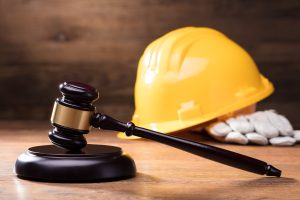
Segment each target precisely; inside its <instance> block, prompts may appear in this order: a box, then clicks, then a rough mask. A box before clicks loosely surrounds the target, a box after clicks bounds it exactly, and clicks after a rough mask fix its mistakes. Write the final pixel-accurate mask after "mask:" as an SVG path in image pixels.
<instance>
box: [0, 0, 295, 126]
mask: <svg viewBox="0 0 300 200" xmlns="http://www.w3.org/2000/svg"><path fill="white" fill-rule="evenodd" d="M299 13H300V1H298V0H288V1H280V0H262V1H252V0H189V1H180V0H175V1H174V0H130V1H121V0H87V1H80V0H72V1H61V0H51V1H50V0H45V1H40V0H0V93H1V98H0V108H1V112H0V119H48V118H49V115H50V110H51V107H52V102H53V99H54V98H55V97H56V96H57V85H58V84H59V83H60V82H62V81H64V80H79V81H83V82H87V83H90V84H93V85H94V86H96V87H97V88H99V90H100V91H101V95H102V98H101V100H102V102H101V105H102V109H104V110H105V111H107V112H109V114H112V115H114V116H116V117H117V118H121V119H123V120H129V119H130V115H131V114H132V113H133V109H134V108H133V107H134V102H133V87H134V82H135V75H136V70H137V62H138V59H139V57H140V56H141V54H142V52H143V50H144V48H145V47H146V45H147V44H149V43H150V42H151V41H153V40H154V39H156V38H157V37H159V36H161V35H163V34H165V33H166V32H168V31H171V30H173V29H176V28H179V27H184V26H208V27H212V28H216V29H218V30H220V31H222V32H224V33H225V34H226V35H228V36H229V37H230V38H232V39H233V40H235V41H236V42H238V43H239V44H240V45H242V46H243V47H244V48H245V49H246V50H247V51H249V53H250V54H251V55H252V56H253V58H254V59H255V60H256V62H257V64H258V66H259V68H260V70H261V71H262V72H263V74H264V75H265V76H267V77H268V78H270V80H271V81H272V82H274V84H275V87H276V92H275V94H274V95H273V96H272V97H271V98H270V99H269V100H267V103H264V104H263V107H264V105H266V106H265V107H267V108H273V107H270V106H268V104H269V105H276V107H275V108H276V109H278V108H279V110H280V111H281V109H282V108H283V107H288V109H287V110H288V111H287V113H286V114H287V115H288V116H291V118H292V120H294V119H296V118H297V115H296V114H294V112H290V111H289V110H300V103H299V102H300V91H299V90H300V89H299V88H300V87H299V85H300V79H299V78H298V74H299V71H300V56H299V52H300V45H299V43H300V39H299V36H300V26H299V24H300V14H299ZM20 88H22V89H20ZM4 94H5V95H4ZM282 104H285V105H282ZM282 112H283V113H285V110H283V111H282Z"/></svg>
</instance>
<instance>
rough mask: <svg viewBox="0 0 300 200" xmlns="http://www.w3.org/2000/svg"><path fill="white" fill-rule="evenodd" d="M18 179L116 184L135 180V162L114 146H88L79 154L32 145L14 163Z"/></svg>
mask: <svg viewBox="0 0 300 200" xmlns="http://www.w3.org/2000/svg"><path fill="white" fill-rule="evenodd" d="M15 173H16V174H17V176H18V177H20V178H23V179H29V180H38V181H47V182H96V181H99V182H101V181H115V180H120V179H126V178H131V177H134V176H135V174H136V167H135V163H134V161H133V159H132V158H130V157H129V156H128V155H126V154H124V153H123V151H122V149H121V148H119V147H115V146H106V145H92V144H88V145H87V146H86V147H85V148H83V149H82V150H81V151H79V152H72V151H68V150H66V149H62V148H59V147H56V146H54V145H44V146H35V147H31V148H29V149H28V150H27V151H26V152H24V153H23V154H21V155H20V156H19V157H18V159H17V161H16V164H15Z"/></svg>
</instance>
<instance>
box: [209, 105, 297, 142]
mask: <svg viewBox="0 0 300 200" xmlns="http://www.w3.org/2000/svg"><path fill="white" fill-rule="evenodd" d="M206 130H207V132H208V134H209V135H210V136H212V137H213V138H215V139H217V140H218V141H221V142H228V143H235V144H243V145H246V144H249V143H250V144H257V145H267V144H269V143H270V144H272V145H275V146H292V145H294V144H295V143H296V142H300V131H294V130H293V127H292V125H291V123H290V122H289V120H288V119H287V118H286V117H284V116H283V115H280V114H277V113H276V112H275V111H274V110H266V111H257V112H254V113H252V114H249V115H240V116H237V117H232V118H229V119H227V120H226V121H218V122H215V123H212V124H210V125H209V126H208V127H206Z"/></svg>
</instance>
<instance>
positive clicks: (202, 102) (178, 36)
mask: <svg viewBox="0 0 300 200" xmlns="http://www.w3.org/2000/svg"><path fill="white" fill-rule="evenodd" d="M273 90H274V89H273V86H272V83H270V82H269V81H268V80H267V79H266V78H265V77H264V76H263V75H262V74H260V72H259V71H258V69H257V67H256V64H255V62H254V61H253V59H252V58H251V57H250V55H249V54H248V53H247V52H246V51H245V50H244V49H243V48H242V47H240V46H239V45H238V44H236V43H235V42H233V41H232V40H230V39H229V38H228V37H226V36H225V35H224V34H222V33H220V32H218V31H216V30H213V29H210V28H196V27H187V28H181V29H177V30H175V31H172V32H170V33H168V34H166V35H164V36H162V37H160V38H158V39H157V40H155V41H154V42H152V43H151V44H150V45H149V46H148V47H147V48H146V50H145V52H144V54H143V55H142V57H141V59H140V61H139V65H138V72H137V78H136V84H135V113H134V115H133V119H132V121H133V122H134V123H135V124H136V125H137V126H141V127H144V128H148V129H152V130H155V131H159V132H163V133H170V132H175V131H180V130H183V129H187V128H190V127H194V126H196V125H199V124H201V123H204V122H207V121H209V120H212V119H215V118H218V117H220V116H223V115H226V114H228V113H231V112H234V111H236V110H239V109H242V108H245V107H247V106H250V105H252V104H255V103H256V102H258V101H260V100H262V99H263V98H265V97H267V96H269V95H270V94H271V93H272V92H273Z"/></svg>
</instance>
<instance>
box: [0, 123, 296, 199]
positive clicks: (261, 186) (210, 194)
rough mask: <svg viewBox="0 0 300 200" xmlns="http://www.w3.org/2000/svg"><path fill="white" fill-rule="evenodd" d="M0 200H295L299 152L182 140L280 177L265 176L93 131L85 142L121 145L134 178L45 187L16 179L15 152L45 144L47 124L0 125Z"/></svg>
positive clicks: (19, 152) (166, 147) (202, 138)
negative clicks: (263, 166)
mask: <svg viewBox="0 0 300 200" xmlns="http://www.w3.org/2000/svg"><path fill="white" fill-rule="evenodd" d="M0 125H1V126H0V127H1V129H0V157H1V167H0V185H1V186H0V199H22V200H26V199H30V200H35V199H41V198H42V199H45V200H50V199H65V200H69V199H70V200H71V199H72V200H76V199H83V198H84V199H222V200H223V199H252V200H254V199H272V200H273V199H283V198H284V199H299V197H300V190H299V187H300V182H299V181H300V173H299V168H300V161H299V153H300V148H299V145H298V146H294V147H287V148H282V147H271V146H268V147H258V146H237V145H229V144H217V143H213V142H211V141H208V140H207V138H205V137H203V136H201V135H199V134H191V133H189V134H188V133H186V135H181V136H182V137H185V138H189V139H193V140H195V141H200V142H206V143H209V144H212V145H217V146H219V147H221V148H225V149H229V150H232V151H237V152H240V153H243V154H246V155H249V156H253V157H256V158H258V159H261V160H264V161H267V162H269V163H271V164H273V165H274V166H276V167H278V168H280V169H282V171H283V177H282V178H272V177H264V176H259V175H256V174H252V173H248V172H244V171H241V170H238V169H234V168H231V167H228V166H224V165H221V164H218V163H215V162H212V161H209V160H206V159H204V158H200V157H196V156H194V155H191V154H188V153H185V152H182V151H180V150H177V149H174V148H171V147H168V146H165V145H162V144H159V143H156V142H151V141H146V140H120V139H117V138H116V135H115V133H113V132H109V131H103V132H101V133H100V132H98V131H93V132H92V133H90V134H89V135H88V141H89V142H90V143H97V144H100V143H101V144H108V145H115V146H120V147H122V148H123V150H124V151H126V152H127V153H128V154H130V155H131V156H132V157H133V158H134V160H135V162H136V165H137V170H138V174H137V176H136V177H135V178H132V179H128V180H122V181H116V182H105V183H85V184H79V183H77V184H70V183H69V184H68V183H46V182H32V181H27V180H21V179H18V178H17V177H16V176H15V175H14V173H13V166H14V162H15V160H16V158H17V156H18V155H19V154H21V153H22V152H23V151H24V150H26V149H27V148H29V147H31V146H34V145H43V144H49V141H48V139H47V132H48V130H49V129H48V128H49V127H48V125H47V124H41V123H37V122H30V123H27V122H26V123H24V122H16V121H9V122H4V121H1V122H0Z"/></svg>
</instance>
